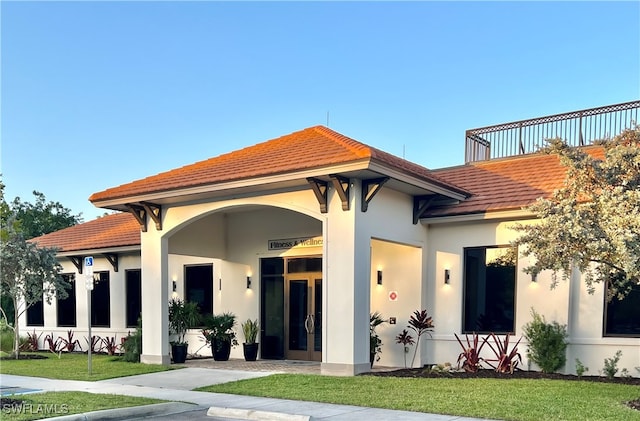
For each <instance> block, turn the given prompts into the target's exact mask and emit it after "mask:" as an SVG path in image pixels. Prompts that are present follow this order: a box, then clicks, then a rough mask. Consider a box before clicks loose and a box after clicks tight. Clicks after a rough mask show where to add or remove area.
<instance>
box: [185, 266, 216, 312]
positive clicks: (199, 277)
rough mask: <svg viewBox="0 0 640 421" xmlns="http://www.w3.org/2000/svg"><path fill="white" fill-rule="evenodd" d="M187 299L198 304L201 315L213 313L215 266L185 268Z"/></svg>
mask: <svg viewBox="0 0 640 421" xmlns="http://www.w3.org/2000/svg"><path fill="white" fill-rule="evenodd" d="M184 279H185V299H186V300H187V301H191V302H193V303H196V304H198V308H199V309H200V314H203V315H205V314H212V313H213V265H197V266H185V268H184Z"/></svg>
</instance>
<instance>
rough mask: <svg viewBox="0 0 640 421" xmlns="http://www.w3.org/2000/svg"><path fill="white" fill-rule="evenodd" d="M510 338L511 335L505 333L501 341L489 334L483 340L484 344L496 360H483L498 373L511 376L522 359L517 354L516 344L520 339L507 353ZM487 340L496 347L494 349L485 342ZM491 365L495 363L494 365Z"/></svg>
mask: <svg viewBox="0 0 640 421" xmlns="http://www.w3.org/2000/svg"><path fill="white" fill-rule="evenodd" d="M510 337H511V335H509V334H508V333H507V334H506V335H505V337H504V340H502V341H501V340H500V339H498V337H497V336H496V334H495V333H490V334H489V336H488V337H487V338H486V339H485V342H486V343H487V345H489V348H491V350H492V351H493V353H494V355H495V356H496V358H492V359H485V360H484V361H485V362H486V363H487V364H489V365H490V366H491V367H492V368H493V369H495V370H496V371H497V372H499V373H511V374H513V371H514V370H515V369H516V368H518V363H522V357H521V356H520V353H519V352H518V344H519V343H520V341H521V340H522V338H520V339H518V341H517V342H516V343H515V344H514V345H513V348H512V349H511V351H509V338H510ZM489 338H492V339H493V341H494V343H495V345H496V346H495V347H494V346H493V345H491V342H489V341H488V340H487V339H489ZM493 363H495V365H494V364H493Z"/></svg>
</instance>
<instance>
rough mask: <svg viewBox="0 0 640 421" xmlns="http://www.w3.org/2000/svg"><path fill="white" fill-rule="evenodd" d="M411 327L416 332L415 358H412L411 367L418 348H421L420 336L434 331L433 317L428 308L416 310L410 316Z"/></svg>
mask: <svg viewBox="0 0 640 421" xmlns="http://www.w3.org/2000/svg"><path fill="white" fill-rule="evenodd" d="M408 327H409V329H411V330H413V331H414V332H415V333H416V338H417V339H416V347H415V349H414V350H413V358H412V359H411V367H413V363H414V362H415V359H416V354H417V353H418V349H420V337H421V336H422V335H424V334H427V335H429V336H431V332H432V331H433V327H434V326H433V318H432V317H431V316H429V315H428V314H427V310H420V311H418V310H416V311H414V312H413V315H411V317H410V318H409V326H408Z"/></svg>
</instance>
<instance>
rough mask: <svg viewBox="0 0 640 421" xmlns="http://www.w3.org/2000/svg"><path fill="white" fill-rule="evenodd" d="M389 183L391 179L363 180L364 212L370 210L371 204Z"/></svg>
mask: <svg viewBox="0 0 640 421" xmlns="http://www.w3.org/2000/svg"><path fill="white" fill-rule="evenodd" d="M387 181H389V177H382V178H372V179H369V180H362V212H366V211H367V209H369V202H371V199H373V197H374V196H375V195H376V194H378V192H379V191H380V189H381V188H382V186H383V185H384V183H386V182H387Z"/></svg>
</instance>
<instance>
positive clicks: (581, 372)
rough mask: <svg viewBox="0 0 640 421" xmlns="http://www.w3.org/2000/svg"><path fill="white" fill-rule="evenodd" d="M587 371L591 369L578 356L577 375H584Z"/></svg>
mask: <svg viewBox="0 0 640 421" xmlns="http://www.w3.org/2000/svg"><path fill="white" fill-rule="evenodd" d="M587 371H589V367H586V366H585V365H584V364H582V361H580V360H579V359H578V358H576V375H577V376H578V377H582V376H583V375H584V373H586V372H587Z"/></svg>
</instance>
